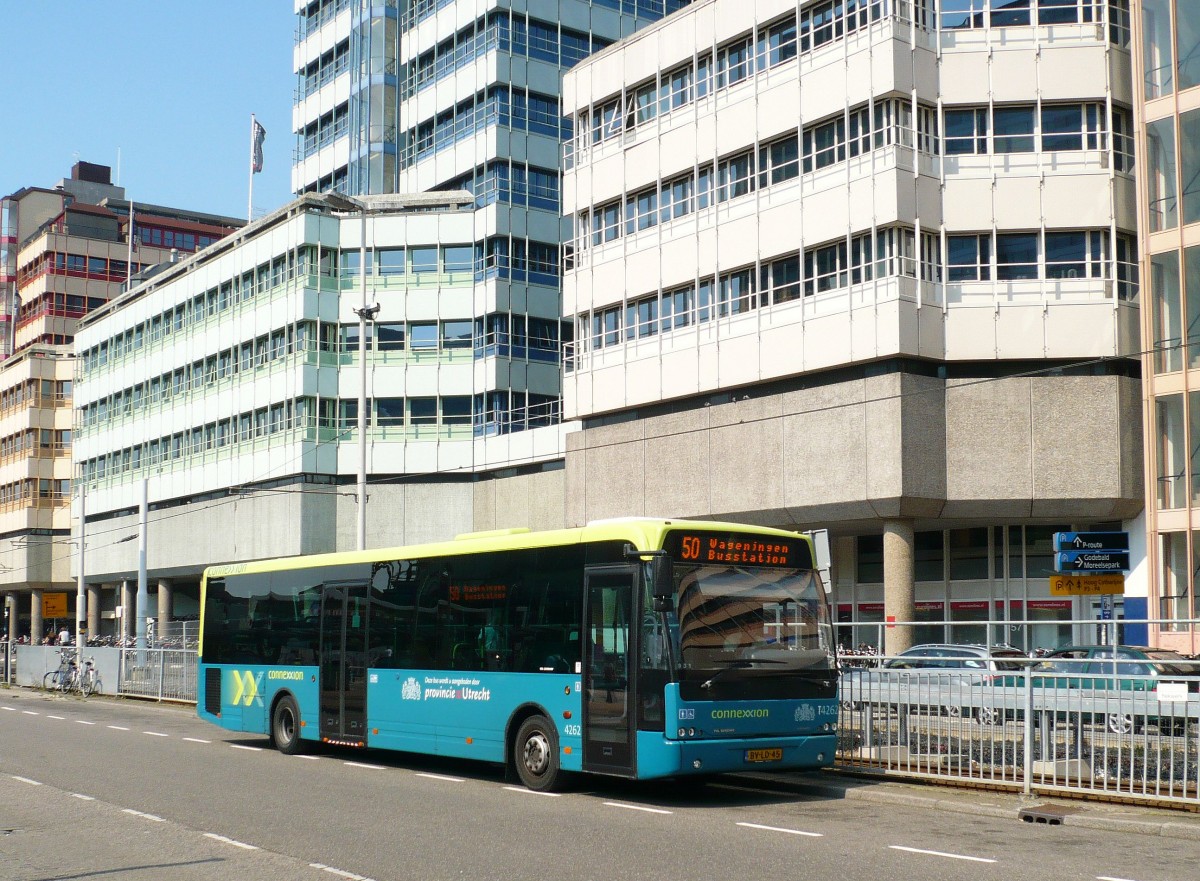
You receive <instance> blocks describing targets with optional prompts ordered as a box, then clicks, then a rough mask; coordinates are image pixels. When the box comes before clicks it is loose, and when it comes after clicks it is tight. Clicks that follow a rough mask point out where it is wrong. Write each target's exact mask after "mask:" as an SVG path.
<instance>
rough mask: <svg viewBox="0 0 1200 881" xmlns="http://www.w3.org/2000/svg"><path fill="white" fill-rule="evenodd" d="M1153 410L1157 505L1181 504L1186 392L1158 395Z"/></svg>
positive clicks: (1180, 505) (1168, 506)
mask: <svg viewBox="0 0 1200 881" xmlns="http://www.w3.org/2000/svg"><path fill="white" fill-rule="evenodd" d="M1154 413H1155V422H1156V424H1157V425H1158V475H1157V480H1158V507H1159V508H1161V509H1164V510H1170V509H1173V508H1182V507H1183V505H1184V498H1185V496H1184V476H1185V474H1184V462H1185V461H1186V458H1185V457H1186V447H1185V436H1184V423H1183V395H1160V396H1158V397H1157V398H1155V401H1154Z"/></svg>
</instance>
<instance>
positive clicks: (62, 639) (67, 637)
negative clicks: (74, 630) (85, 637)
mask: <svg viewBox="0 0 1200 881" xmlns="http://www.w3.org/2000/svg"><path fill="white" fill-rule="evenodd" d="M58 644H59V645H70V644H71V631H70V630H68V629H67V625H66V624H64V625H63V629H62V630H60V631H58Z"/></svg>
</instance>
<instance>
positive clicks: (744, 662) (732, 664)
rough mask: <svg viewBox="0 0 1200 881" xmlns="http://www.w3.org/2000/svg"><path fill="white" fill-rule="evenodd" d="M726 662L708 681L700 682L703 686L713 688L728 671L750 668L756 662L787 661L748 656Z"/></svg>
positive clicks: (779, 662) (772, 662) (774, 662)
mask: <svg viewBox="0 0 1200 881" xmlns="http://www.w3.org/2000/svg"><path fill="white" fill-rule="evenodd" d="M724 663H725V668H724V669H722V670H718V671H717V672H716V673H715V674H713V676H712V678H711V679H709V680H708V681H707V682H702V683H700V687H701V688H712V684H713V683H714V682H716V681H717V680H718V679H720V678H721V677H722V676H724V675H725V674H726V673H728V672H729V671H730V670H746V669H749V668H750V667H753V666H754V665H755V664H783V663H786V662H784V661H780V660H776V659H775V658H754V659H753V660H751V659H748V658H737V659H736V660H733V661H725V662H724Z"/></svg>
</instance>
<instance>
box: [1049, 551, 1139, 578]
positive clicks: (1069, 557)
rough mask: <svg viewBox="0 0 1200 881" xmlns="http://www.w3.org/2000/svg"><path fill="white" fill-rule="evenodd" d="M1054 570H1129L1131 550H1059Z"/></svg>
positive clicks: (1096, 571) (1089, 571)
mask: <svg viewBox="0 0 1200 881" xmlns="http://www.w3.org/2000/svg"><path fill="white" fill-rule="evenodd" d="M1054 570H1055V571H1056V572H1073V573H1075V574H1077V575H1080V574H1086V573H1092V572H1094V573H1099V572H1128V571H1129V551H1059V552H1058V553H1057V554H1055V555H1054Z"/></svg>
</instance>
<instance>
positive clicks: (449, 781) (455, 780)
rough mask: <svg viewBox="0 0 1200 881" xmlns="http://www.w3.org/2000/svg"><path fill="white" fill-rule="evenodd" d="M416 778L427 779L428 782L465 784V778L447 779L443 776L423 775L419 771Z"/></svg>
mask: <svg viewBox="0 0 1200 881" xmlns="http://www.w3.org/2000/svg"><path fill="white" fill-rule="evenodd" d="M416 776H418V777H428V778H429V779H430V780H445V781H446V782H447V783H465V782H466V778H465V777H447V776H445V775H444V774H423V773H421V772H420V771H418V772H417V774H416Z"/></svg>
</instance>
